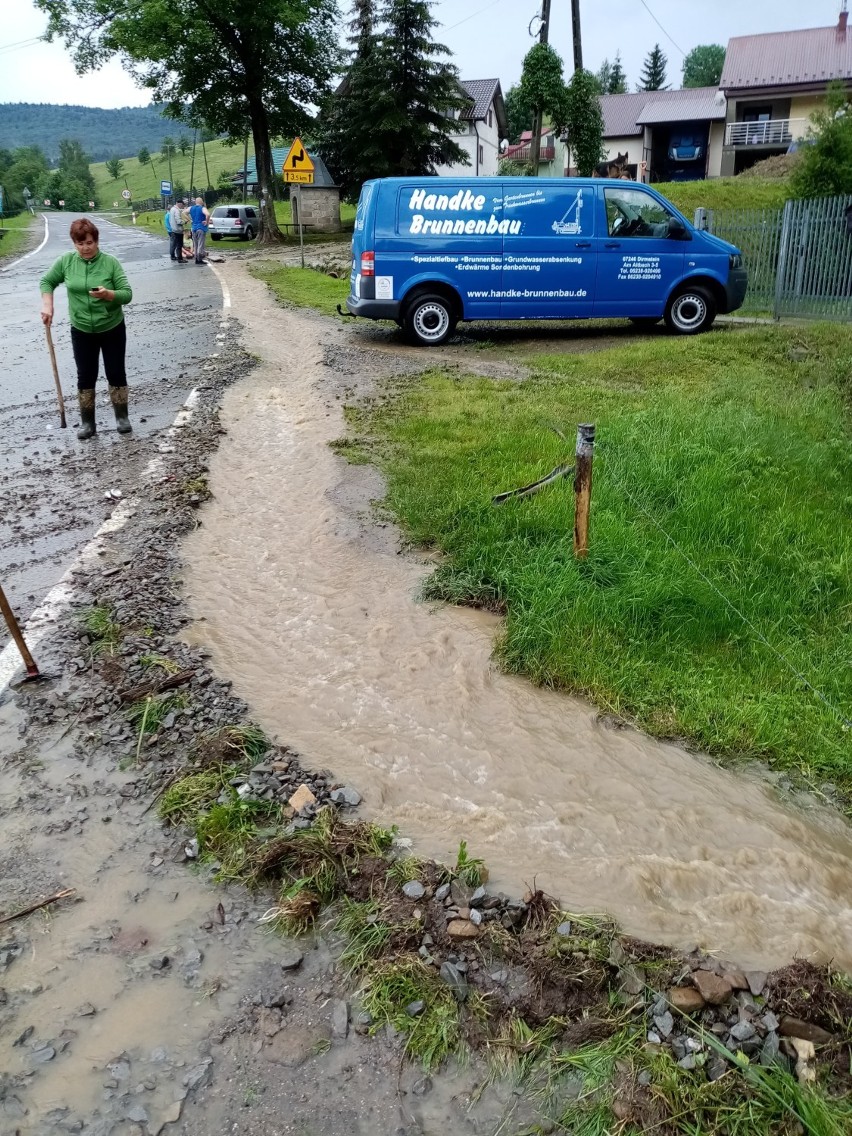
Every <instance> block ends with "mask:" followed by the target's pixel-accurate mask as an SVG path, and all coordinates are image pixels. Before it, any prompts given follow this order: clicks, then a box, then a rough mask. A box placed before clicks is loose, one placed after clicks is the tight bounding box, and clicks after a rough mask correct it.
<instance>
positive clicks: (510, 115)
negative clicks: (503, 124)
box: [506, 84, 535, 145]
mask: <svg viewBox="0 0 852 1136" xmlns="http://www.w3.org/2000/svg"><path fill="white" fill-rule="evenodd" d="M534 113H535V112H534V111H533V109H532V107H531V106H529V104H528V103H526V102H525V101H524V97H523V95H522V94H521V88H520V87H519V86H518V85H517V84H513V85H512V86H511V87H510V88H509V90H508V91H507V92H506V118H507V119H508V120H509V141H510V142H511V143H512V144H513V145H517V143H518V142H520V140H521V135H522V134H523V132H524V131H525V130H532V124H533V115H534Z"/></svg>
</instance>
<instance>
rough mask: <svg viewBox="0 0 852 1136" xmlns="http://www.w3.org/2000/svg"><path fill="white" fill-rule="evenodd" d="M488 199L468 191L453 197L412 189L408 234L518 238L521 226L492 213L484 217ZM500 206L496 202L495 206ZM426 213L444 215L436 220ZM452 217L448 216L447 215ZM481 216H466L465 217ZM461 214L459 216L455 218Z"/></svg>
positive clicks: (518, 222) (409, 203)
mask: <svg viewBox="0 0 852 1136" xmlns="http://www.w3.org/2000/svg"><path fill="white" fill-rule="evenodd" d="M486 201H487V198H486V196H485V194H484V193H474V192H473V191H472V190H469V189H460V190H458V192H457V193H454V194H452V195H450V194H448V193H427V192H426V190H425V189H415V190H414V191H413V193H412V194H411V196H410V198H409V201H408V208H409V210H410V211H411V213H412V217H411V220H410V222H409V227H408V231H409V233H411V234H412V235H413V236H422V237H426V236H451V235H452V236H468V237H473V236H486V235H488V236H493V235H495V234H498V233H499V234H502V235H506V234H509V233H511V234H513V235H517V234H518V233H520V231H521V229H522V222H520V221H508V220H505V219H501V218H499V217H498V216H497V213H496V212H495V211H494V209H492V210H491V215H490V216H489V217H487V218H486V217H484V216H482V214H483V213H484V212H485V204H486ZM494 205H495V206H497V205H499V202H494ZM426 213H437V214H444V216H438V217H434V218H433V217H426V216H424V214H426ZM448 213H449V214H451V216H449V217H448V216H447V214H448ZM471 213H473V214H477V213H478V214H480V216H478V217H476V216H473V217H471V216H468V217H467V218H465V216H464V214H471ZM459 214H462V216H458V215H459Z"/></svg>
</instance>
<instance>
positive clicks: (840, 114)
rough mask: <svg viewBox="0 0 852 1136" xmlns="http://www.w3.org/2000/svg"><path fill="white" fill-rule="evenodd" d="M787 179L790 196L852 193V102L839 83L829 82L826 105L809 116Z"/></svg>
mask: <svg viewBox="0 0 852 1136" xmlns="http://www.w3.org/2000/svg"><path fill="white" fill-rule="evenodd" d="M807 143H808V144H807V145H804V146H802V147H801V152H800V154H799V158H798V161H797V163H796V166H795V168H794V170H793V174H792V177H791V179H790V190H791V193H792V196H793V197H823V196H835V195H839V194H846V193H852V103H850V102H849V99H848V98H847V95H846V91H845V89H844V87H843V84H842V83H839V82H837V83H831V84H829V87H828V91H827V93H826V99H825V106H824V107H823V109H822V110H818V111H817V112H816V113H815V114H814V115H812V116H811V126H810V129H809V130H808V135H807Z"/></svg>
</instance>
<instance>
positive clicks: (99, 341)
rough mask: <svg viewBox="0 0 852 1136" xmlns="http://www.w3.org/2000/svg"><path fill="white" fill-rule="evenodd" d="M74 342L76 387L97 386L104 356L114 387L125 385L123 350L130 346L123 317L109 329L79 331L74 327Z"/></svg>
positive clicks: (72, 341) (87, 387) (108, 377)
mask: <svg viewBox="0 0 852 1136" xmlns="http://www.w3.org/2000/svg"><path fill="white" fill-rule="evenodd" d="M71 346H72V347H73V349H74V362H75V363H76V364H77V389H78V390H94V389H95V383H96V382H97V378H98V363H99V362H100V356H101V353H103V357H104V371H105V372H106V377H107V382H108V383H109V385H110V386H112V387H126V386H127V375H126V373H125V370H124V353H125V349H126V347H127V327H126V325H125V323H124V320H122V321H121V323H120V324H119V325H118V327H113V328H111V329H110V330H109V331H80V330H79V328H76V327H72V328H71Z"/></svg>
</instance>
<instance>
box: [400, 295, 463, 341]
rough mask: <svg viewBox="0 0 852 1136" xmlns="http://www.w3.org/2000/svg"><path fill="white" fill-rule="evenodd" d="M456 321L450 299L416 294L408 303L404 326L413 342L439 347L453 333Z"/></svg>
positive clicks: (407, 335)
mask: <svg viewBox="0 0 852 1136" xmlns="http://www.w3.org/2000/svg"><path fill="white" fill-rule="evenodd" d="M456 322H457V321H456V316H455V312H454V311H453V307H452V304H451V303H450V302H449V300H447V299H445V297H444V296H435V295H427V294H424V295H421V296H415V298H414V299H413V300H412V301H411V303H410V304H409V305H408V307H407V309H406V312H405V316H404V318H403V325H402V326H403V330H404V331H405V334H406V338H407V339H408V340H409V341H410V342H411V343H416V344H419V345H420V346H421V347H438V346H440V344H442V343H445V342H446V341H447V340H448V339H449V338H450V336H451V335H452V334H453V332H454V331H455V329H456Z"/></svg>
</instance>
